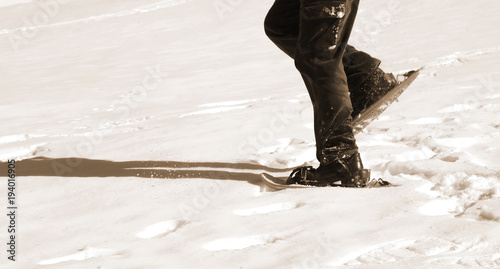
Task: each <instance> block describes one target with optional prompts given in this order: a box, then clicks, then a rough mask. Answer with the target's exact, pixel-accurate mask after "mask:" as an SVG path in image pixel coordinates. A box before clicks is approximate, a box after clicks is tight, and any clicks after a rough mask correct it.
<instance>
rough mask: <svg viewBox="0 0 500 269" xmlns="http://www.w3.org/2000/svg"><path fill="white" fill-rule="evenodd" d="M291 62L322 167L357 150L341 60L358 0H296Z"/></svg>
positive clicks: (345, 77)
mask: <svg viewBox="0 0 500 269" xmlns="http://www.w3.org/2000/svg"><path fill="white" fill-rule="evenodd" d="M300 2H301V6H300V29H299V37H298V46H297V51H296V53H295V65H296V67H297V69H298V70H299V71H300V73H301V75H302V77H303V79H304V81H305V83H306V86H307V89H308V91H309V95H310V96H311V100H312V103H313V110H314V121H315V122H314V125H315V135H316V147H317V154H316V156H317V158H318V160H319V161H320V163H321V165H323V166H327V165H329V164H332V163H334V162H338V161H339V160H340V159H345V158H349V157H351V156H352V155H354V154H356V153H357V150H358V148H357V146H356V142H355V139H354V135H353V130H352V126H351V124H350V123H351V120H352V119H351V116H350V115H351V112H352V105H351V100H350V97H349V89H348V84H347V76H346V73H345V71H344V67H343V61H342V58H343V56H344V51H345V49H346V46H347V41H348V39H349V35H350V33H351V30H352V26H353V24H354V19H355V16H356V12H357V8H358V3H359V0H345V1H332V0H328V1H315V0H300Z"/></svg>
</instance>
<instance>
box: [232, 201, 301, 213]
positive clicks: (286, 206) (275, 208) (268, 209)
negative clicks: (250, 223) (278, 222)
mask: <svg viewBox="0 0 500 269" xmlns="http://www.w3.org/2000/svg"><path fill="white" fill-rule="evenodd" d="M302 205H303V204H301V203H276V204H271V205H267V206H262V207H256V208H249V209H241V210H235V211H234V212H233V213H234V214H235V215H238V216H252V215H263V214H269V213H273V212H279V211H286V210H291V209H295V208H298V207H301V206H302Z"/></svg>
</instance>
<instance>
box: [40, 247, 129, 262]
mask: <svg viewBox="0 0 500 269" xmlns="http://www.w3.org/2000/svg"><path fill="white" fill-rule="evenodd" d="M119 254H120V251H118V250H115V249H104V248H93V247H85V248H84V249H81V250H79V251H78V253H75V254H71V255H67V256H63V257H59V258H54V259H49V260H43V261H41V262H39V263H38V264H40V265H51V264H58V263H63V262H68V261H83V260H88V259H92V258H98V257H104V256H119Z"/></svg>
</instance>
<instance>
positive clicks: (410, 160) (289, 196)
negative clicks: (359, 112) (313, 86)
mask: <svg viewBox="0 0 500 269" xmlns="http://www.w3.org/2000/svg"><path fill="white" fill-rule="evenodd" d="M8 2H13V1H8ZM20 2H26V1H20ZM5 3H7V2H5ZM271 5H272V1H271V0H266V1H243V0H237V1H234V0H231V1H229V0H213V1H204V0H143V1H132V0H108V1H98V0H70V1H68V0H66V1H62V0H59V1H55V0H40V1H32V2H29V3H24V4H20V5H12V6H5V7H2V8H0V15H1V17H2V20H1V21H0V48H1V49H0V57H1V58H2V63H1V64H0V73H1V74H2V76H1V77H0V85H1V94H2V97H1V101H0V107H1V111H2V113H1V114H0V122H1V123H2V125H1V126H2V128H1V129H0V158H1V161H3V162H4V163H3V164H2V167H4V168H3V169H4V170H5V173H4V175H6V173H7V168H6V167H7V165H6V163H5V162H6V161H7V159H9V158H15V159H16V160H17V196H16V199H17V200H16V201H17V202H18V206H19V207H18V210H17V217H18V218H17V223H16V224H17V227H16V228H17V231H16V232H17V233H16V236H17V237H16V238H17V239H16V240H17V241H16V242H17V245H16V246H17V252H16V259H17V261H16V262H12V261H9V260H8V259H7V255H8V253H7V252H6V250H7V245H6V244H7V242H8V236H9V234H8V233H7V227H6V225H5V224H6V223H7V222H8V217H7V216H6V214H7V209H6V208H7V204H6V201H7V197H6V196H7V179H6V177H5V176H4V178H3V179H2V183H1V184H0V185H1V186H4V187H2V188H3V190H2V191H1V192H0V201H3V202H2V205H3V207H4V208H5V211H3V212H4V213H5V214H2V215H3V216H2V217H0V219H1V220H2V221H1V222H0V223H2V225H1V231H0V242H2V243H1V245H3V246H4V247H3V248H5V249H0V251H1V252H2V253H3V254H2V255H1V261H0V264H1V266H0V267H2V268H480V267H482V268H500V254H499V253H500V211H499V210H500V209H499V208H500V199H499V198H500V172H499V171H500V165H499V164H498V160H499V159H500V122H499V116H498V115H499V114H500V105H499V104H500V88H499V87H500V70H499V69H498V64H499V63H500V42H499V41H500V38H499V37H498V36H499V35H498V25H499V24H500V18H499V17H498V14H500V4H497V3H495V2H492V1H486V0H477V1H463V0H441V1H431V0H418V1H402V0H363V1H362V3H361V7H360V12H359V14H358V18H357V22H356V25H355V28H356V29H355V31H354V33H353V35H352V44H353V45H355V46H356V47H357V48H359V49H362V50H366V51H367V52H369V53H371V54H373V55H374V56H376V57H378V58H380V59H381V60H382V61H383V65H382V67H383V69H384V70H386V71H390V72H400V71H404V70H408V69H412V68H418V67H421V66H425V69H424V70H423V72H422V74H421V76H420V77H419V78H418V79H417V80H416V81H415V82H414V84H413V85H412V87H411V88H410V89H409V90H408V91H407V92H405V93H404V94H403V95H402V96H401V98H400V99H399V103H395V104H393V105H392V106H391V107H390V108H389V109H388V110H387V111H386V112H385V113H384V114H383V115H382V116H381V117H380V118H379V119H378V120H377V121H375V122H373V123H372V124H371V125H370V126H369V127H368V128H367V129H366V131H365V132H364V133H362V134H360V135H358V136H357V139H358V144H359V146H360V151H361V153H362V157H363V160H364V163H365V166H367V167H369V168H371V169H372V174H373V176H376V177H383V178H384V179H386V180H389V181H391V182H393V183H394V184H396V185H398V186H397V187H392V188H381V189H341V188H315V189H302V190H286V191H279V192H271V191H267V190H265V189H263V188H262V187H261V186H260V185H259V177H258V174H259V173H261V172H263V171H270V172H272V173H274V174H277V175H286V174H287V173H288V172H289V171H290V168H292V167H294V166H297V165H302V164H304V163H306V164H311V165H316V164H317V163H316V161H315V160H314V136H313V130H312V124H311V122H312V109H311V107H310V102H309V97H308V96H307V93H306V90H305V87H304V86H303V82H302V81H301V79H300V76H299V75H298V72H297V71H296V70H295V68H294V65H293V62H292V61H291V60H290V59H288V58H287V57H286V56H285V55H284V54H282V53H281V52H280V51H279V50H278V49H276V48H275V47H274V45H273V44H272V43H271V42H270V41H269V40H267V38H266V37H265V35H264V32H263V27H262V24H263V19H264V16H265V15H266V12H267V10H268V9H269V7H270V6H271ZM495 115H496V116H495Z"/></svg>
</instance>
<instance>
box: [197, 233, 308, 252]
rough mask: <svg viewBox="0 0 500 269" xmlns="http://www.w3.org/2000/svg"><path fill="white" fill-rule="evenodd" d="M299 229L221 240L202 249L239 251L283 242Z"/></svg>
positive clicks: (207, 244) (205, 245)
mask: <svg viewBox="0 0 500 269" xmlns="http://www.w3.org/2000/svg"><path fill="white" fill-rule="evenodd" d="M299 232H300V230H299V228H296V229H292V230H288V231H284V232H281V233H272V234H261V235H254V236H246V237H235V238H223V239H218V240H214V241H212V242H209V243H206V244H204V245H203V246H202V247H203V248H204V249H206V250H209V251H220V250H241V249H246V248H249V247H252V246H258V245H266V244H273V243H275V242H277V241H280V240H285V239H287V238H290V237H292V236H293V235H295V234H297V233H299Z"/></svg>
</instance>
